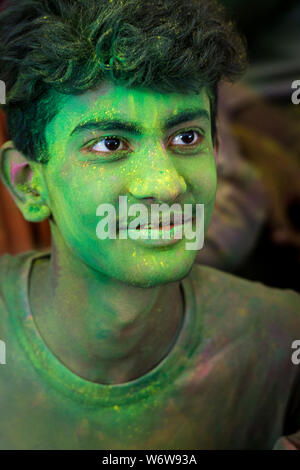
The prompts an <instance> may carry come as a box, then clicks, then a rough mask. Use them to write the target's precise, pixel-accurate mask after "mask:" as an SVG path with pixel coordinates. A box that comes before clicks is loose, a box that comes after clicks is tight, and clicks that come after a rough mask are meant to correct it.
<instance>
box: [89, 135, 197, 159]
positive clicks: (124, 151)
mask: <svg viewBox="0 0 300 470" xmlns="http://www.w3.org/2000/svg"><path fill="white" fill-rule="evenodd" d="M189 132H194V133H195V134H198V139H197V141H196V142H194V143H193V144H184V143H183V144H173V145H171V148H173V149H174V147H177V148H178V147H179V148H180V147H182V148H183V149H180V151H179V152H180V153H181V152H184V153H186V150H184V149H191V150H194V149H195V148H198V147H199V145H200V144H201V143H202V140H203V139H204V135H205V133H204V131H203V130H202V129H201V130H200V129H192V128H188V129H184V130H181V131H180V132H179V133H177V134H175V135H172V136H171V137H170V138H169V139H168V143H167V145H169V142H170V141H172V140H174V139H175V138H176V137H180V136H181V135H182V134H187V133H189ZM108 138H111V139H116V140H119V141H120V142H123V143H124V142H125V143H126V145H127V147H129V149H130V144H129V143H128V142H127V141H126V139H124V138H122V137H118V136H116V135H106V136H103V137H102V138H101V139H97V140H93V141H92V142H91V144H90V145H87V146H85V147H83V149H82V151H84V152H85V153H88V152H92V153H95V154H97V155H107V154H111V155H116V156H118V157H117V158H116V159H118V158H120V153H121V154H122V155H124V153H128V150H129V149H128V148H127V149H121V150H111V151H110V150H107V152H104V151H103V152H102V151H97V150H93V147H95V146H96V145H97V144H99V143H100V142H103V141H105V139H108ZM129 151H130V150H129Z"/></svg>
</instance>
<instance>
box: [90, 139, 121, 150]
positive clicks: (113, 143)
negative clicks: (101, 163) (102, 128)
mask: <svg viewBox="0 0 300 470" xmlns="http://www.w3.org/2000/svg"><path fill="white" fill-rule="evenodd" d="M126 148H127V147H126V144H125V143H124V142H123V141H122V140H121V139H119V138H118V137H105V138H104V139H102V140H99V141H98V142H97V143H96V144H95V145H94V146H93V147H91V149H92V150H95V151H96V152H106V153H107V152H115V151H117V150H124V149H126Z"/></svg>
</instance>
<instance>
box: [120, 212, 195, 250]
mask: <svg viewBox="0 0 300 470" xmlns="http://www.w3.org/2000/svg"><path fill="white" fill-rule="evenodd" d="M194 220H195V219H194V217H193V218H190V219H188V220H186V221H185V222H184V223H183V224H177V225H173V226H172V227H170V226H168V227H167V226H163V227H161V228H158V229H157V228H152V229H147V228H144V229H143V228H142V229H139V230H137V229H127V230H126V231H127V237H128V238H129V239H131V240H132V241H134V242H136V243H138V244H140V245H144V246H157V247H160V246H169V245H175V244H177V243H179V242H181V241H182V240H184V228H185V225H190V224H193V223H194ZM180 228H181V230H182V237H181V238H175V236H176V233H178V231H179V230H180ZM136 233H138V234H143V235H144V236H145V238H137V239H135V238H132V237H131V235H132V234H134V235H135V234H136ZM163 234H166V235H167V236H168V238H162V237H163ZM151 235H152V236H153V238H151Z"/></svg>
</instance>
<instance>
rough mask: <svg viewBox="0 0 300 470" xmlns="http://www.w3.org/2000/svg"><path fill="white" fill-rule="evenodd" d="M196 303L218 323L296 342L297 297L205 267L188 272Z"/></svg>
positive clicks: (299, 312) (299, 324)
mask: <svg viewBox="0 0 300 470" xmlns="http://www.w3.org/2000/svg"><path fill="white" fill-rule="evenodd" d="M190 277H191V279H192V282H193V285H194V291H195V293H196V297H197V298H198V301H199V302H202V303H203V302H204V304H205V306H206V308H207V309H208V310H209V311H210V312H211V315H212V316H213V317H214V318H216V316H218V318H219V319H220V321H221V322H222V321H226V322H228V321H232V323H233V325H234V324H241V325H248V327H250V326H253V328H255V329H256V330H257V331H258V332H259V331H260V332H261V333H262V332H263V334H264V335H265V336H267V335H268V334H270V335H272V336H273V337H274V336H275V337H276V336H278V337H281V339H282V340H283V337H284V336H286V337H288V338H289V340H290V339H292V338H294V339H300V295H299V294H298V293H296V292H294V291H292V290H290V289H277V288H271V287H267V286H265V285H264V284H262V283H260V282H253V281H249V280H246V279H242V278H239V277H237V276H235V275H232V274H229V273H225V272H223V271H220V270H217V269H215V268H211V267H208V266H201V265H195V266H194V267H193V269H192V271H191V273H190Z"/></svg>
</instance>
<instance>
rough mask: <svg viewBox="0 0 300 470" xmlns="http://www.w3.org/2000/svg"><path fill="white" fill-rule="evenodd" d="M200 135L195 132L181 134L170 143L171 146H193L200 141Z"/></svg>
mask: <svg viewBox="0 0 300 470" xmlns="http://www.w3.org/2000/svg"><path fill="white" fill-rule="evenodd" d="M200 137H201V136H200V134H199V132H196V131H186V132H181V133H180V134H178V135H176V136H175V137H174V139H172V141H171V145H193V144H196V143H197V142H198V141H199V140H200Z"/></svg>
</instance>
